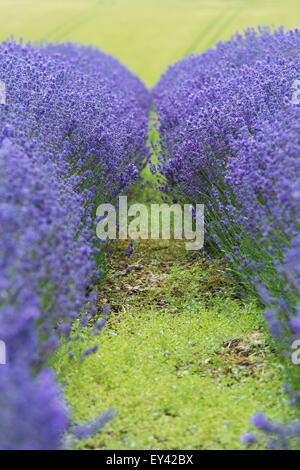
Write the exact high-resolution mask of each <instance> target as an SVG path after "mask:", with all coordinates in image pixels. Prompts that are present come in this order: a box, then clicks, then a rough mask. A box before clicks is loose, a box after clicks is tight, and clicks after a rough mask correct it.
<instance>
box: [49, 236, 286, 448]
mask: <svg viewBox="0 0 300 470" xmlns="http://www.w3.org/2000/svg"><path fill="white" fill-rule="evenodd" d="M136 248H137V249H136V251H135V253H134V255H133V257H132V259H130V260H129V261H128V260H126V261H124V265H122V264H121V267H122V268H123V269H122V272H124V270H125V268H126V267H130V268H131V269H132V272H131V274H130V275H129V276H121V277H119V278H118V277H117V274H118V273H119V269H120V259H121V260H122V256H121V253H120V250H121V249H122V247H120V249H119V250H118V251H117V252H116V253H114V255H113V257H112V266H111V271H110V274H109V275H108V278H107V286H106V288H104V290H102V291H101V297H102V298H103V302H106V301H108V302H110V303H111V305H112V314H111V317H110V319H109V322H108V325H107V327H106V329H105V330H104V331H103V333H102V334H101V336H99V337H98V338H96V342H97V343H98V344H99V349H98V352H97V353H96V354H94V355H92V356H90V357H88V358H87V359H86V360H85V361H84V362H81V361H80V356H81V353H82V352H83V351H84V350H85V349H86V348H87V347H89V346H92V345H93V344H95V340H94V339H91V338H90V336H88V335H87V337H86V339H85V340H84V341H83V342H78V343H77V346H76V348H77V349H76V350H75V356H74V358H73V359H72V360H69V359H68V353H67V345H66V344H64V345H63V346H62V348H61V350H60V351H59V353H58V354H56V356H55V357H54V358H53V365H54V368H55V370H56V372H57V374H58V377H59V379H60V380H61V381H62V382H63V383H65V394H66V397H67V399H68V402H69V403H70V405H71V408H72V412H73V416H74V420H75V421H81V420H86V419H88V418H92V417H93V416H95V415H97V414H98V413H99V412H101V411H104V410H106V409H107V408H111V407H113V408H114V409H115V410H116V412H117V415H116V417H115V418H114V419H113V420H112V421H111V422H110V423H109V424H108V425H107V426H106V427H105V429H104V431H103V432H102V433H101V434H98V435H96V436H95V437H93V438H92V439H88V440H85V441H82V442H79V443H78V444H77V447H79V448H100V449H103V448H105V449H189V448H190V449H202V448H204V449H239V448H244V446H243V444H241V442H240V435H241V434H242V433H243V432H244V431H247V430H248V429H249V427H250V426H249V417H250V416H251V415H252V414H253V413H254V412H255V411H257V410H258V409H260V410H262V411H264V412H266V413H267V414H268V416H271V417H272V418H274V419H278V420H280V419H284V417H285V418H286V417H287V416H288V415H290V413H291V411H289V409H288V408H289V407H288V401H287V398H286V397H285V395H284V393H283V390H282V379H281V378H280V376H281V366H280V364H279V362H278V359H277V356H276V354H275V353H274V351H273V347H272V343H271V341H270V339H269V338H268V335H267V333H266V330H265V327H264V323H263V320H262V313H261V310H260V308H259V307H257V305H256V304H255V303H254V302H252V301H249V302H248V303H243V302H242V301H241V300H240V299H239V298H237V297H236V295H235V288H234V285H233V283H232V279H230V278H229V277H228V276H227V275H226V272H225V267H224V265H222V263H220V262H219V261H215V262H211V263H210V264H208V263H207V262H206V261H205V260H204V259H203V258H201V257H200V258H199V259H198V262H197V263H195V262H194V261H195V260H194V259H193V257H194V256H195V255H191V254H190V253H188V254H187V252H185V250H184V249H183V248H182V247H180V246H179V244H178V243H177V244H176V243H175V242H173V244H172V243H171V246H167V245H166V244H165V243H164V242H153V243H152V244H150V242H145V243H144V244H141V245H137V247H136ZM117 263H118V264H117ZM121 263H122V261H121ZM126 263H127V264H126ZM260 446H261V447H263V443H261V444H260Z"/></svg>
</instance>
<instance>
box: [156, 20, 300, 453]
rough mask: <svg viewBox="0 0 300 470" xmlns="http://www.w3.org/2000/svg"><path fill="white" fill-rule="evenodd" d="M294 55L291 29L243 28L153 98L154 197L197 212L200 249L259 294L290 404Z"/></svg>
mask: <svg viewBox="0 0 300 470" xmlns="http://www.w3.org/2000/svg"><path fill="white" fill-rule="evenodd" d="M299 48H300V32H299V30H297V29H296V30H294V31H288V32H284V31H283V29H279V30H277V31H275V32H273V33H271V31H270V30H269V29H267V28H260V29H259V31H258V32H256V31H254V30H253V29H249V30H248V31H246V32H245V36H244V37H243V36H241V35H236V36H235V37H233V38H232V39H231V40H230V41H228V42H226V43H219V44H217V46H216V49H215V50H209V51H207V52H206V53H204V54H202V55H200V56H191V57H189V58H187V59H184V60H183V61H180V62H178V63H177V64H175V65H174V66H172V67H170V68H169V70H168V71H167V72H166V74H165V75H164V76H163V77H162V79H161V81H160V83H158V85H157V86H156V87H155V88H154V90H153V97H154V103H155V107H156V111H157V119H158V123H159V132H160V138H161V139H160V145H161V150H160V157H159V160H160V161H159V165H158V170H159V177H158V179H159V181H160V182H161V189H162V190H163V191H165V192H166V193H169V194H171V195H172V196H173V197H175V198H177V199H183V200H185V201H192V202H194V203H195V202H196V203H205V209H206V231H207V233H206V241H207V244H208V246H209V245H210V246H211V248H212V247H217V248H218V249H219V250H221V251H222V252H223V254H224V255H225V256H226V257H227V258H228V260H229V261H230V262H231V265H230V266H231V267H232V269H233V270H235V272H236V274H237V275H238V276H239V277H240V280H241V281H242V282H243V283H244V284H245V285H246V286H247V288H249V285H252V286H253V291H254V290H256V286H257V285H259V286H260V288H259V294H260V298H261V300H262V302H263V303H264V304H265V305H268V306H269V308H268V310H267V311H266V318H267V320H268V323H269V326H270V331H271V333H272V334H273V336H274V338H275V339H276V341H277V344H278V349H279V351H280V354H281V355H282V360H283V361H284V362H285V364H286V366H287V371H288V375H289V381H290V387H291V389H292V390H293V392H291V393H292V394H293V396H294V397H295V396H299V390H300V381H299V369H297V368H295V367H291V366H290V365H291V364H290V350H289V347H290V344H291V341H292V339H293V337H295V335H296V336H297V335H298V337H299V333H300V331H299V299H300V290H299V269H298V267H297V262H298V263H299V253H298V248H299V246H298V245H299V223H298V219H297V213H299V204H298V202H299V200H298V199H299V198H297V197H291V195H292V194H298V195H299V188H298V186H297V185H298V182H299V180H300V160H299V155H300V119H299V118H300V106H299V104H297V103H295V100H293V99H292V97H293V88H294V83H295V80H297V79H298V78H299V76H300V62H299ZM297 188H298V189H297ZM297 260H298V261H297ZM287 357H289V360H288V359H287ZM295 403H296V404H297V400H296V401H295ZM254 424H256V425H257V426H258V427H260V428H261V429H262V430H264V431H266V432H267V433H268V434H270V435H272V436H273V437H274V436H276V435H277V438H275V439H272V440H271V441H270V442H269V445H270V447H274V446H275V447H276V446H277V447H278V446H281V447H284V448H285V447H287V446H288V443H289V441H290V437H291V436H295V435H298V437H299V423H296V424H294V423H293V424H291V425H287V426H282V425H281V426H280V425H276V424H272V423H270V422H269V421H268V420H266V419H265V418H264V417H262V415H259V414H258V415H257V416H256V417H255V418H254ZM245 440H246V441H247V442H249V443H250V442H252V441H253V440H254V438H253V436H249V435H247V436H246V438H245Z"/></svg>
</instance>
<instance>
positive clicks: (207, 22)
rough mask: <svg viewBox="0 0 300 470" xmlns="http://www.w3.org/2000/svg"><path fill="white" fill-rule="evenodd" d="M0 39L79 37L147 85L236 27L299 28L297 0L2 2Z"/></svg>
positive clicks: (53, 0)
mask: <svg viewBox="0 0 300 470" xmlns="http://www.w3.org/2000/svg"><path fill="white" fill-rule="evenodd" d="M0 14H1V33H0V39H2V40H3V39H5V38H6V37H8V36H9V35H10V34H12V33H13V34H14V35H15V37H19V36H23V37H24V39H25V40H28V39H30V40H42V39H43V40H45V39H47V40H50V41H56V40H60V41H65V40H72V41H81V42H83V43H85V44H89V43H92V44H95V45H97V46H99V47H100V48H101V49H103V50H104V51H107V52H109V53H111V54H114V55H115V56H117V57H119V58H120V60H121V61H122V62H124V63H125V64H126V65H128V66H129V67H130V68H131V69H132V70H133V71H134V72H135V73H137V74H138V75H139V76H140V77H141V78H142V79H143V80H144V81H145V82H146V83H147V85H149V86H152V85H154V83H155V82H156V81H157V80H158V78H159V76H160V74H161V73H162V72H163V71H164V70H165V68H166V67H167V65H169V64H170V63H173V62H175V61H176V60H178V59H180V58H182V57H183V56H184V55H187V54H189V53H190V52H200V51H203V50H205V49H206V48H208V47H212V46H213V45H214V44H215V42H216V41H218V40H221V39H228V38H229V37H230V36H231V35H232V34H233V33H235V32H236V31H237V30H239V31H241V30H243V29H244V28H246V27H248V26H257V25H258V24H262V25H265V24H268V25H272V24H274V25H276V26H279V25H281V24H283V25H284V26H286V27H295V26H299V24H297V21H298V18H299V17H300V2H299V1H298V0H286V1H285V2H282V1H280V0H251V2H250V1H249V0H184V1H183V0H163V1H162V0H77V1H76V2H74V1H71V0H59V1H58V0H52V1H45V0H44V1H43V2H41V1H40V0H2V1H1V4H0Z"/></svg>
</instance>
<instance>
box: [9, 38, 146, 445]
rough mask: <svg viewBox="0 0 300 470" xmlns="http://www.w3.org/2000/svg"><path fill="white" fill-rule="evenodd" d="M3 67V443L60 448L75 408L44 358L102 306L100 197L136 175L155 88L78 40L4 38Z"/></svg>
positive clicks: (116, 191) (107, 196) (115, 191)
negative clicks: (98, 295) (39, 42)
mask: <svg viewBox="0 0 300 470" xmlns="http://www.w3.org/2000/svg"><path fill="white" fill-rule="evenodd" d="M91 62H93V65H90V67H88V66H87V64H89V63H91ZM118 74H119V75H121V77H122V79H119V78H117V75H118ZM0 77H1V80H2V81H3V82H5V84H6V90H7V96H6V105H1V107H0V183H1V184H0V205H1V209H0V221H1V227H3V228H4V229H3V230H2V231H1V234H0V253H1V257H0V286H1V288H0V339H1V340H2V341H5V343H6V345H7V364H6V365H5V366H0V367H1V370H0V372H1V377H0V378H1V389H0V420H1V423H2V424H1V432H0V448H2V449H10V448H18V449H24V448H26V449H42V448H47V449H48V448H58V447H61V446H62V435H63V432H64V431H65V430H66V427H67V424H68V414H67V408H66V406H65V404H64V403H63V400H62V398H61V393H60V390H59V388H58V386H57V385H56V383H55V379H54V377H53V376H52V374H51V373H50V372H49V371H48V370H47V369H43V365H44V363H45V361H46V360H47V359H48V358H49V357H50V355H51V354H52V352H53V351H54V350H55V349H56V348H57V347H58V345H59V339H60V337H61V336H66V337H69V334H70V331H71V328H72V324H73V322H74V320H75V319H77V318H79V315H80V314H81V313H82V312H84V313H85V314H84V315H83V316H82V317H81V323H82V324H83V325H86V323H87V321H88V318H89V315H93V314H94V313H95V304H94V300H95V292H94V291H93V283H94V281H97V280H98V279H100V277H101V274H102V272H103V270H102V267H103V266H101V256H100V254H101V253H100V252H101V250H100V248H99V246H97V244H96V238H95V235H94V234H95V224H94V223H93V217H94V213H95V210H94V209H95V206H96V205H97V203H99V202H100V201H105V200H108V201H110V202H113V201H114V200H115V199H116V197H117V196H118V194H119V193H120V192H121V191H125V190H126V189H128V188H129V187H130V185H131V184H132V183H133V182H134V181H135V179H136V177H137V175H138V168H139V167H140V166H141V165H142V160H143V158H144V157H145V156H146V147H145V145H146V144H145V143H146V134H147V113H148V94H147V91H146V89H145V88H144V87H143V85H142V84H141V82H139V80H138V79H136V78H135V77H133V76H132V75H131V74H130V72H129V71H128V70H126V69H125V68H124V67H122V66H121V65H120V64H119V63H118V62H117V61H115V60H114V59H113V58H111V57H109V56H107V55H105V54H102V53H101V52H99V51H96V50H92V49H89V48H83V49H79V48H77V47H76V46H72V45H71V44H68V45H65V46H64V45H55V46H50V45H44V46H32V45H30V44H28V45H22V44H17V43H15V42H13V41H10V42H4V43H3V44H2V45H1V46H0ZM96 260H97V262H96ZM98 323H99V322H98ZM100 323H101V327H102V326H103V325H102V323H103V322H100ZM98 329H99V328H98V327H97V328H96V330H97V331H98ZM108 418H109V415H107V416H104V417H100V419H99V418H98V419H97V420H96V422H95V423H94V424H92V425H89V426H85V427H84V428H82V429H96V427H97V428H99V426H96V425H97V423H98V424H99V425H100V424H101V423H102V424H103V422H105V420H106V419H108ZM24 422H26V425H24ZM78 433H79V434H80V428H78Z"/></svg>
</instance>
